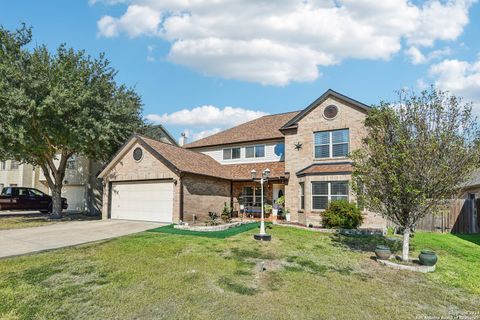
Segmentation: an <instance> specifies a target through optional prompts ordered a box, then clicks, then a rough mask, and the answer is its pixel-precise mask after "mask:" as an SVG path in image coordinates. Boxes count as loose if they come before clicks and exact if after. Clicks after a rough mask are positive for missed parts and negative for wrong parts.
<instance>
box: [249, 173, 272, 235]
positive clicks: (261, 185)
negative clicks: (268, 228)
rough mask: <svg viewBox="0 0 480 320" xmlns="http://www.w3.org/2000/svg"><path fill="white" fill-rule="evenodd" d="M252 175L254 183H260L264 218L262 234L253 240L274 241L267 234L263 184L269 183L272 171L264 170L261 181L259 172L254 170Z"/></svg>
mask: <svg viewBox="0 0 480 320" xmlns="http://www.w3.org/2000/svg"><path fill="white" fill-rule="evenodd" d="M251 174H252V180H253V181H260V188H261V197H262V200H261V204H262V216H261V220H260V233H259V234H255V235H254V236H253V238H254V239H255V240H263V241H270V240H272V236H271V235H269V234H267V233H266V232H265V219H264V218H265V216H264V211H265V208H264V204H263V184H264V183H265V182H267V181H268V176H269V175H270V170H268V169H265V170H263V172H262V177H261V178H260V179H256V178H257V171H255V169H253V170H252V171H251Z"/></svg>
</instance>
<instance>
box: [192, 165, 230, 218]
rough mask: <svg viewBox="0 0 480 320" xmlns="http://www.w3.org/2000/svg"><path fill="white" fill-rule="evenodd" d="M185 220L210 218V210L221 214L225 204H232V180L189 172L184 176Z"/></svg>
mask: <svg viewBox="0 0 480 320" xmlns="http://www.w3.org/2000/svg"><path fill="white" fill-rule="evenodd" d="M182 184H183V204H184V207H183V221H184V222H188V223H192V222H193V214H195V216H196V219H197V221H205V220H207V219H208V213H209V212H210V211H212V212H216V213H218V215H219V216H220V214H221V213H222V209H223V207H224V205H225V204H227V205H228V206H230V181H228V180H223V179H216V178H211V177H204V176H199V175H192V174H188V175H186V176H184V177H183V178H182Z"/></svg>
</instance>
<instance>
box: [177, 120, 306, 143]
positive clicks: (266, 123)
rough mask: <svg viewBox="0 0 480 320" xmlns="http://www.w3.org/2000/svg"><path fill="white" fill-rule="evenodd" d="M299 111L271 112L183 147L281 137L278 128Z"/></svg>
mask: <svg viewBox="0 0 480 320" xmlns="http://www.w3.org/2000/svg"><path fill="white" fill-rule="evenodd" d="M299 113H300V112H299V111H293V112H287V113H280V114H273V115H268V116H263V117H261V118H258V119H255V120H252V121H249V122H246V123H243V124H241V125H238V126H236V127H233V128H230V129H228V130H225V131H222V132H219V133H216V134H214V135H211V136H208V137H206V138H203V139H200V140H197V141H194V142H192V143H189V144H187V145H185V146H184V148H200V147H208V146H217V145H222V144H232V143H240V142H248V141H261V140H271V139H277V138H283V137H284V136H283V134H282V133H281V132H280V130H279V129H280V128H281V127H282V126H283V125H284V124H285V123H287V122H288V121H289V120H290V119H292V118H293V117H295V116H296V115H297V114H299Z"/></svg>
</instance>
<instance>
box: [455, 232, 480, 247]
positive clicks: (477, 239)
mask: <svg viewBox="0 0 480 320" xmlns="http://www.w3.org/2000/svg"><path fill="white" fill-rule="evenodd" d="M453 235H454V236H455V237H457V238H460V239H462V240H465V241H468V242H471V243H474V244H476V245H477V246H480V233H475V234H453Z"/></svg>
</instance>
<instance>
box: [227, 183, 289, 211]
mask: <svg viewBox="0 0 480 320" xmlns="http://www.w3.org/2000/svg"><path fill="white" fill-rule="evenodd" d="M261 194H262V190H261V185H260V183H259V182H257V181H253V180H252V181H234V182H233V183H232V210H233V215H234V216H236V217H239V218H248V219H260V216H261V210H262V206H261V200H262V195H261ZM283 195H285V181H284V180H269V181H267V182H266V183H265V184H264V185H263V203H264V205H265V219H266V220H272V218H274V217H273V216H274V215H275V212H278V211H274V209H277V208H278V207H280V206H279V205H278V199H279V198H280V197H282V196H283ZM279 209H280V212H281V210H282V208H281V207H280V208H279Z"/></svg>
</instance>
